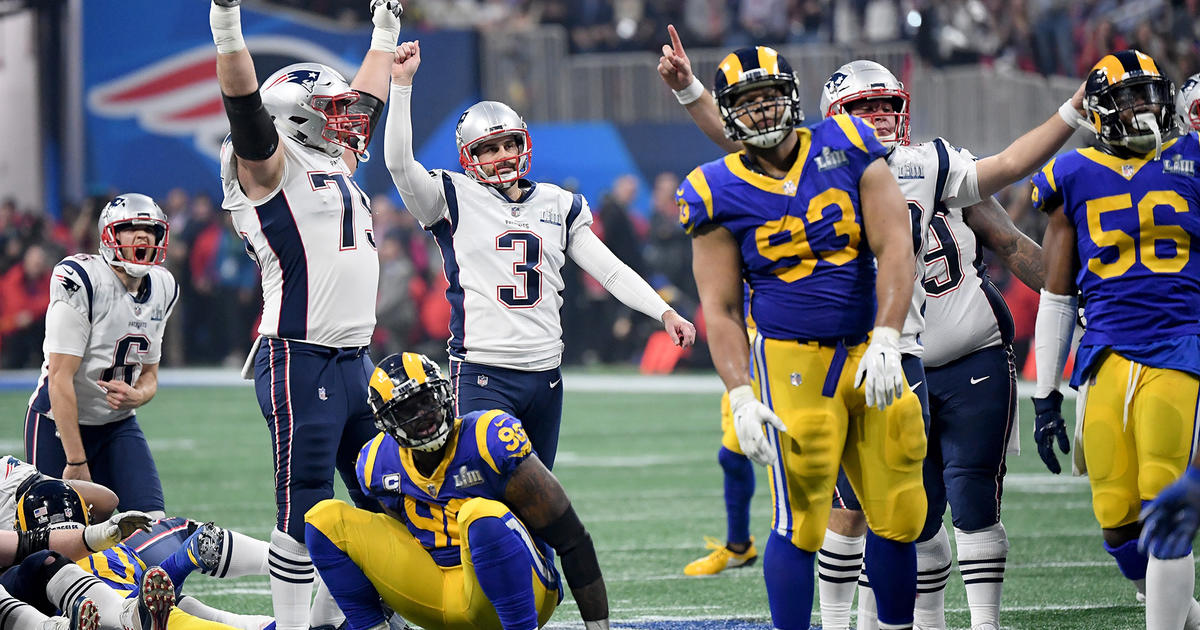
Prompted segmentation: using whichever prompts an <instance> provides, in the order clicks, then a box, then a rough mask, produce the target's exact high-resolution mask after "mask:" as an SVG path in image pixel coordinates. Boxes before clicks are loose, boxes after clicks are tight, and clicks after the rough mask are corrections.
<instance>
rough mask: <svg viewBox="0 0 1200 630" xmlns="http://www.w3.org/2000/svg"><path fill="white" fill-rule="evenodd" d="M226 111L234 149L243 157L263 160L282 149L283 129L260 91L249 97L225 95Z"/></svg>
mask: <svg viewBox="0 0 1200 630" xmlns="http://www.w3.org/2000/svg"><path fill="white" fill-rule="evenodd" d="M221 100H222V101H223V102H224V103H225V114H226V115H227V116H228V117H229V135H230V137H231V138H232V140H233V152H234V153H235V154H236V155H237V156H238V157H240V158H245V159H247V160H254V161H261V160H265V159H267V158H269V157H271V156H272V155H274V154H275V150H276V149H278V148H279V132H278V131H276V130H275V123H273V122H271V114H269V113H267V108H266V107H263V104H262V96H260V95H259V93H258V90H255V91H254V92H251V93H250V94H247V95H245V96H226V95H224V94H222V95H221Z"/></svg>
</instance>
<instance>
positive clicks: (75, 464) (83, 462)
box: [67, 459, 88, 466]
mask: <svg viewBox="0 0 1200 630" xmlns="http://www.w3.org/2000/svg"><path fill="white" fill-rule="evenodd" d="M87 462H88V460H86V459H85V460H83V461H81V462H67V465H68V466H83V465H84V464H86V463H87Z"/></svg>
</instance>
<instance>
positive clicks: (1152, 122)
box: [1130, 112, 1162, 160]
mask: <svg viewBox="0 0 1200 630" xmlns="http://www.w3.org/2000/svg"><path fill="white" fill-rule="evenodd" d="M1133 126H1134V128H1135V129H1140V130H1145V131H1149V132H1150V133H1152V134H1154V159H1156V160H1157V159H1158V158H1159V157H1161V156H1162V132H1161V131H1159V129H1158V118H1157V117H1156V116H1155V115H1154V114H1153V113H1151V112H1142V113H1140V114H1136V115H1134V117H1133ZM1138 144H1139V145H1140V144H1141V143H1138ZM1130 148H1134V147H1130ZM1136 148H1137V149H1141V148H1142V147H1141V146H1138V147H1136ZM1149 151H1150V149H1149V147H1146V148H1145V151H1143V152H1145V153H1148V152H1149Z"/></svg>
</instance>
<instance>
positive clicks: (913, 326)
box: [658, 27, 1082, 629]
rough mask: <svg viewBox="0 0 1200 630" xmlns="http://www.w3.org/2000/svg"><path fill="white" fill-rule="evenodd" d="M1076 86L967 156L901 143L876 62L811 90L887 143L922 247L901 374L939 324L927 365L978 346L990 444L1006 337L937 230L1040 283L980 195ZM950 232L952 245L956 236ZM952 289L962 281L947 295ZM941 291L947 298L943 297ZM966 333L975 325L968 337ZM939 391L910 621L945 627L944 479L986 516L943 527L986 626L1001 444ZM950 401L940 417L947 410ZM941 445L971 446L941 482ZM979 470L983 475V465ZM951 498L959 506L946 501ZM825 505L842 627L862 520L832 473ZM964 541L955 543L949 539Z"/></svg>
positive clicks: (895, 84) (994, 587)
mask: <svg viewBox="0 0 1200 630" xmlns="http://www.w3.org/2000/svg"><path fill="white" fill-rule="evenodd" d="M668 29H669V31H670V35H671V40H672V44H671V45H669V46H663V55H662V57H661V58H660V60H659V66H658V71H659V75H660V76H661V77H662V79H663V80H664V82H666V83H667V85H668V86H669V87H671V88H672V90H674V91H675V95H676V97H677V98H678V100H679V101H680V103H681V104H682V105H684V106H685V107H687V109H688V113H689V114H690V115H691V116H692V118H693V120H695V122H696V124H697V125H698V126H699V127H700V128H701V130H703V131H704V132H705V134H706V135H707V136H708V137H709V138H710V139H712V140H713V141H714V142H716V143H717V144H718V145H720V146H722V147H723V148H725V149H726V150H729V151H738V150H740V147H739V146H738V145H737V144H736V143H733V142H731V141H730V140H729V139H728V138H726V137H725V134H724V125H722V124H721V119H720V114H719V112H718V111H717V108H716V105H715V103H714V102H713V99H711V98H703V97H704V96H705V91H704V87H703V85H702V84H701V83H700V81H699V79H697V78H696V77H695V76H694V75H693V74H692V72H691V63H690V60H689V59H688V58H687V55H686V53H685V52H684V50H683V46H682V43H681V42H680V40H679V37H678V34H677V33H676V32H675V29H674V27H668ZM1081 94H1082V88H1081V90H1080V91H1079V92H1077V93H1076V94H1075V96H1074V97H1073V98H1072V99H1071V100H1069V101H1067V102H1066V103H1064V104H1063V106H1062V107H1061V108H1060V110H1059V114H1057V115H1055V116H1052V117H1051V118H1050V119H1049V120H1047V121H1046V122H1044V123H1042V125H1040V126H1039V127H1037V128H1035V129H1034V130H1032V131H1030V132H1028V133H1026V134H1025V135H1023V136H1022V137H1021V138H1019V139H1018V140H1016V141H1014V142H1013V143H1012V144H1011V145H1009V147H1007V148H1006V149H1005V150H1004V151H1003V152H1001V153H1000V154H998V155H995V156H991V157H989V158H985V159H983V160H979V161H977V162H976V161H975V159H974V157H973V156H971V155H970V154H969V153H967V152H965V151H962V150H960V149H956V148H954V147H952V146H950V145H949V144H948V143H946V142H945V141H944V140H942V139H940V138H939V139H937V140H935V141H934V142H929V143H924V144H921V145H917V146H914V147H909V146H907V145H908V132H909V127H908V93H907V92H906V91H904V89H903V85H901V84H900V82H899V81H898V80H896V78H895V77H894V76H893V75H892V74H891V73H890V72H889V71H888V70H887V69H886V68H884V67H883V66H881V65H879V64H877V63H875V62H871V61H865V60H860V61H855V62H851V63H849V64H846V65H844V66H842V67H841V68H839V69H838V71H837V72H835V73H834V74H833V75H832V76H831V77H830V78H829V80H828V81H827V83H826V86H825V90H824V92H823V95H822V115H823V116H830V115H833V114H837V113H843V112H844V113H850V114H853V115H858V116H861V117H864V118H867V119H868V120H869V122H871V124H872V125H873V126H874V127H875V128H876V136H877V137H878V138H879V139H880V140H881V141H882V142H884V144H885V145H886V146H889V147H890V148H891V151H890V152H889V154H888V158H887V160H888V165H889V167H891V169H892V172H893V174H894V175H895V176H896V178H897V181H898V182H899V184H900V187H901V190H902V191H903V192H904V194H905V196H906V197H907V198H908V200H909V208H910V210H911V211H912V213H913V234H914V240H915V241H916V242H915V243H914V245H915V247H914V250H915V251H918V252H919V254H918V255H922V256H924V261H925V265H924V268H923V269H922V268H921V267H919V268H918V270H919V272H920V273H921V275H922V277H918V278H917V279H916V280H917V281H916V286H915V287H914V292H913V293H914V297H913V305H912V307H911V308H910V310H909V315H908V318H907V320H906V322H905V326H904V331H903V335H902V338H901V350H902V352H903V353H904V356H905V364H906V365H905V368H906V375H908V374H910V373H917V374H919V373H920V371H923V368H922V365H921V360H920V358H921V355H922V353H923V348H922V342H924V343H925V344H926V345H928V344H929V341H928V340H929V338H930V336H936V335H940V334H942V330H943V328H944V329H947V330H948V332H949V334H950V335H953V339H954V341H949V340H945V341H946V343H945V344H943V345H942V346H941V348H944V349H943V350H941V352H942V353H943V354H941V355H939V357H938V359H937V360H939V361H941V362H940V363H938V365H939V366H942V365H944V364H955V365H957V361H956V360H957V359H960V358H963V357H966V356H968V355H972V353H973V352H975V351H979V352H983V351H984V350H988V351H989V356H988V357H987V361H988V366H989V367H992V368H995V369H996V370H998V371H997V372H996V374H997V376H996V377H995V378H994V379H992V380H994V381H995V382H994V383H989V387H994V386H996V385H1000V389H998V390H997V391H1000V390H1002V393H1003V396H1002V398H1001V399H1000V403H1002V404H999V405H997V404H995V400H994V397H993V398H988V396H987V392H973V393H974V394H977V395H978V394H982V395H983V398H984V399H988V400H991V401H992V402H993V405H992V406H993V407H997V409H996V410H993V413H991V414H990V415H988V416H987V419H988V421H989V422H990V423H991V424H990V425H989V426H991V427H992V428H993V429H997V430H994V431H992V433H994V434H996V435H995V436H993V437H995V438H996V439H995V440H994V441H998V442H999V443H1000V444H1004V443H1006V442H1007V440H1008V438H1009V434H1010V432H1011V428H1012V427H1011V423H1012V420H1013V417H1014V416H1013V414H1014V413H1015V404H1016V401H1015V395H1016V388H1015V378H1016V377H1015V371H1014V370H1011V357H1010V356H1009V353H1008V352H1007V344H1008V341H1009V340H1010V339H1011V327H1012V324H1011V316H1010V315H1009V314H1008V309H1007V307H1006V306H1005V305H1004V302H1003V300H1002V299H1001V298H1000V296H999V294H998V292H995V291H994V287H992V289H993V290H992V291H991V292H988V291H987V290H986V287H990V286H991V284H990V282H989V281H987V279H986V274H985V273H983V272H982V270H981V269H979V267H981V266H982V261H976V260H975V258H976V251H975V248H974V244H973V243H972V247H971V248H970V249H964V248H963V247H962V245H961V243H959V242H955V241H954V236H953V235H951V231H952V230H953V231H955V232H956V233H959V234H961V233H962V231H970V228H968V227H967V225H968V222H969V224H970V225H971V227H972V228H974V229H976V230H978V232H979V236H980V237H981V238H982V239H983V242H984V244H986V245H988V246H990V247H992V248H994V249H995V250H996V251H997V252H998V253H1000V254H1001V255H1002V257H1004V258H1005V260H1006V262H1007V263H1008V264H1009V265H1010V267H1011V268H1013V269H1014V271H1015V272H1016V273H1017V275H1018V277H1019V278H1021V279H1022V281H1024V282H1026V283H1027V284H1030V286H1036V287H1040V286H1041V271H1040V264H1039V262H1040V248H1039V247H1038V246H1037V244H1036V243H1034V242H1033V241H1032V240H1031V239H1029V238H1028V237H1026V236H1024V235H1023V234H1021V233H1020V232H1019V231H1018V230H1017V229H1016V227H1015V226H1013V224H1012V221H1011V219H1009V218H1008V216H1007V213H1005V212H1004V209H1003V208H1002V207H1000V206H999V204H996V203H995V202H994V201H992V200H991V199H990V195H991V194H993V193H995V192H997V191H999V190H1000V189H1001V188H1003V187H1004V186H1006V185H1008V184H1010V183H1012V182H1014V181H1016V180H1017V179H1019V178H1020V177H1022V176H1024V175H1025V174H1027V173H1028V172H1030V171H1032V170H1033V169H1035V168H1036V167H1037V166H1038V164H1039V160H1040V159H1041V158H1043V157H1049V156H1050V155H1052V154H1053V152H1054V151H1056V150H1057V149H1058V148H1059V147H1060V146H1061V145H1062V144H1063V143H1065V142H1066V140H1067V139H1068V138H1069V137H1070V135H1071V133H1072V132H1073V130H1074V128H1075V127H1076V126H1077V125H1078V122H1077V121H1078V119H1079V116H1080V114H1079V112H1080V105H1081ZM971 204H974V205H971ZM950 206H954V207H955V208H961V207H962V206H970V207H968V208H966V210H965V216H966V217H968V218H967V219H964V210H962V209H957V210H955V211H951V210H950ZM955 228H957V230H955ZM927 232H928V234H929V235H930V236H929V238H930V240H931V241H933V240H936V241H937V243H938V245H937V246H933V245H932V244H926V243H925V242H924V240H925V239H924V238H922V237H923V235H925V234H926V233H927ZM960 240H961V241H962V242H966V241H965V239H961V238H960ZM943 241H945V242H944V243H943ZM930 248H932V249H930ZM964 269H967V271H964ZM967 276H970V277H969V278H968V277H967ZM963 286H966V287H967V288H968V290H963V291H956V289H959V287H963ZM928 287H933V292H934V294H935V299H936V298H939V297H942V296H954V297H953V298H952V299H954V300H955V305H954V306H953V307H946V308H943V309H942V310H941V311H939V313H940V315H939V317H941V318H943V319H942V320H940V321H936V322H935V325H934V326H931V327H930V330H931V331H932V332H931V333H929V335H926V336H924V337H922V336H921V332H922V331H923V330H924V329H925V325H926V324H925V321H922V319H923V318H922V315H921V313H922V310H923V309H922V306H923V302H925V293H926V289H927V288H928ZM955 293H958V294H959V295H954V294H955ZM977 298H979V299H977ZM980 299H982V300H983V301H982V302H981V301H980ZM983 304H986V305H987V306H988V308H987V310H986V311H982V310H978V307H979V306H982V305H983ZM926 308H929V307H926ZM965 308H974V309H976V310H974V311H972V312H971V315H970V318H969V320H968V319H966V318H967V317H968V315H967V314H966V312H965V311H964V310H963V309H965ZM942 311H945V312H942ZM928 318H929V312H928V311H926V313H925V318H924V319H926V320H928ZM960 320H963V321H970V322H971V324H972V327H971V328H970V329H969V330H955V328H956V327H957V326H960V324H959V321H960ZM964 328H966V327H964ZM976 328H980V330H976ZM989 329H991V330H989ZM1005 329H1007V330H1009V331H1010V332H1009V336H1008V337H1005V336H1003V335H1002V334H1001V331H1002V330H1005ZM966 332H970V333H971V335H967V334H960V333H966ZM975 333H983V334H982V335H981V336H974V334H975ZM955 344H958V345H957V346H956V345H955ZM993 364H994V365H993ZM977 368H978V366H976V365H974V364H972V365H971V366H970V367H969V368H968V369H977ZM947 374H958V376H963V375H964V373H963V372H961V371H955V372H950V371H947ZM989 374H990V373H989ZM978 376H979V374H976V373H972V374H971V375H970V376H967V378H968V379H969V378H972V377H978ZM950 378H952V377H950ZM990 378H992V377H991V376H987V375H985V376H983V377H982V378H980V379H979V380H976V381H974V382H973V383H971V385H978V384H982V383H984V382H985V381H986V380H988V379H990ZM909 380H910V382H914V383H917V386H916V387H915V389H914V391H916V392H917V394H918V395H919V396H920V398H921V399H922V404H923V406H924V408H925V410H926V414H927V415H928V412H929V409H930V401H929V398H928V396H929V395H931V394H933V395H935V398H937V396H936V394H939V393H941V392H931V390H930V389H929V388H930V386H931V383H930V380H929V379H928V378H926V377H924V376H918V377H913V376H909ZM959 380H961V379H959ZM968 382H969V381H968ZM949 393H951V392H949V391H948V392H946V394H947V395H948V394H949ZM951 398H952V400H949V401H944V402H940V403H939V405H937V406H935V408H937V409H939V410H940V409H945V411H946V413H945V416H946V417H943V418H935V419H933V420H932V422H931V429H932V431H933V432H932V433H931V434H930V437H929V453H928V455H927V464H926V467H925V473H926V489H927V492H929V501H930V503H929V517H928V518H927V522H926V528H925V531H923V532H922V535H921V537H920V538H918V543H917V561H918V572H919V576H920V577H919V580H920V582H919V588H920V592H921V597H919V598H918V599H917V610H916V616H915V621H916V623H917V625H918V626H919V627H922V628H944V627H945V621H944V619H942V618H943V616H944V613H943V611H942V597H941V591H942V589H943V588H944V586H945V580H946V578H947V576H948V574H949V567H950V557H949V554H950V550H949V541H948V538H947V536H946V533H945V531H944V529H943V528H942V527H941V526H940V523H941V515H942V514H943V513H944V511H945V505H946V500H947V498H948V497H947V492H946V490H947V488H950V489H951V490H952V492H951V493H950V497H949V498H950V499H951V505H952V508H953V507H954V506H955V504H956V503H957V504H958V505H959V506H960V509H957V510H952V512H953V514H954V518H955V520H956V523H962V524H963V525H965V526H966V527H973V522H974V521H976V520H983V521H987V520H990V521H991V522H989V523H987V524H986V525H982V526H980V527H976V528H974V529H973V530H972V531H970V532H964V531H963V528H961V527H960V528H957V529H959V531H960V534H959V538H960V545H959V549H960V554H959V555H960V564H961V563H962V562H969V563H976V562H978V565H979V566H980V567H981V569H982V570H981V571H980V572H979V573H980V575H978V576H977V577H976V578H970V581H972V582H975V584H974V585H972V584H969V585H968V593H969V595H973V596H974V597H972V598H971V599H972V600H973V601H972V603H971V608H972V625H973V626H974V627H977V628H988V627H989V626H988V625H987V624H989V623H990V624H992V626H993V627H996V628H998V627H999V624H998V621H997V620H996V619H997V615H998V607H999V596H1000V589H999V585H998V583H996V582H995V581H994V579H995V578H997V577H998V576H1002V572H1003V563H1004V557H1005V553H1006V551H1007V546H1008V543H1007V538H1006V537H1005V535H1004V532H1003V527H1002V526H1001V525H1000V523H999V498H998V497H999V493H998V485H999V482H998V477H997V474H999V475H1000V476H1002V474H1003V470H1004V462H1003V453H1004V448H1003V446H1001V447H998V448H995V449H992V450H991V451H988V452H987V454H988V455H989V457H978V456H977V455H980V454H982V453H983V450H982V449H983V448H986V447H983V446H978V445H975V444H974V443H973V442H971V440H973V439H974V437H972V435H971V434H970V431H972V430H974V429H968V433H967V435H961V433H962V431H963V429H962V428H961V427H955V430H945V431H944V432H943V429H942V425H943V424H945V423H951V422H954V423H956V424H957V420H956V419H957V418H962V417H968V418H969V417H972V416H971V415H970V414H978V413H979V410H978V409H974V410H963V409H960V408H958V406H957V400H958V398H957V397H951ZM951 411H953V417H950V412H951ZM976 420H977V421H978V419H976ZM948 439H952V440H954V441H955V444H960V443H962V441H963V440H966V442H967V444H969V445H970V446H971V449H970V453H960V450H961V449H955V448H953V447H951V448H949V449H947V448H946V447H945V446H944V445H943V442H945V441H947V440H948ZM967 444H961V445H962V446H966V445H967ZM950 454H953V455H955V456H958V455H960V454H961V455H976V457H974V458H973V459H972V458H969V457H968V458H966V459H968V460H969V461H958V460H957V459H956V460H955V461H954V462H953V463H955V464H958V465H966V466H969V467H970V468H969V470H967V471H966V472H967V474H966V475H963V477H965V479H962V480H959V479H957V478H956V479H955V480H951V479H949V478H947V479H945V480H943V478H942V477H943V467H944V465H945V463H946V462H944V461H942V460H943V458H944V457H945V456H947V455H950ZM997 457H999V459H998V460H997ZM974 460H980V461H974ZM984 460H986V461H984ZM988 470H990V471H991V472H990V473H988V472H987V471H988ZM989 474H990V477H989V476H988V475H989ZM987 480H990V482H991V485H992V488H993V491H992V492H991V494H990V495H988V494H986V493H982V492H981V491H980V489H979V488H976V487H974V486H976V485H979V484H978V483H977V482H980V481H987ZM960 496H961V497H962V499H963V501H962V502H959V501H958V500H957V499H958V498H959V497H960ZM981 496H990V497H992V499H993V500H992V501H991V503H990V507H989V506H986V505H985V506H983V507H984V508H985V509H982V510H977V509H975V503H977V502H978V500H977V499H978V498H979V497H981ZM968 497H970V498H968ZM834 501H835V508H840V509H835V510H834V513H833V516H832V517H831V520H830V529H829V530H827V531H826V538H825V544H824V545H823V546H822V549H821V552H820V559H821V563H820V578H821V581H820V592H821V613H822V625H823V627H825V628H830V629H833V628H847V627H849V617H850V612H849V611H850V603H851V602H852V600H853V597H854V584H855V581H856V580H855V577H856V576H857V575H858V572H859V570H860V564H859V559H860V558H862V556H863V548H864V546H865V540H864V534H865V532H866V523H865V520H864V519H863V517H862V513H861V511H860V510H859V508H858V503H857V499H856V498H855V497H854V495H853V490H852V489H851V488H850V487H849V484H848V483H847V482H846V481H845V478H844V476H842V477H841V478H839V484H838V493H837V495H835V498H834ZM989 515H990V516H989ZM960 518H961V519H963V520H960ZM968 523H972V524H968ZM964 534H966V535H965V536H964ZM974 534H977V538H978V539H979V540H974V539H973V538H972V535H974ZM964 540H966V541H967V543H968V544H966V545H964V544H962V541H964ZM964 554H965V555H964ZM866 562H867V563H868V565H869V564H870V562H871V560H870V559H869V558H868V559H867V560H866ZM868 568H869V566H868ZM881 569H883V568H882V567H881ZM973 573H974V572H973ZM868 598H869V597H868ZM860 599H861V598H860ZM869 599H870V598H869ZM863 613H867V614H868V616H870V615H871V613H873V610H872V609H871V607H870V606H869V605H868V608H867V610H865V611H861V610H860V619H859V627H860V628H876V627H878V626H877V625H874V624H876V623H877V622H876V621H875V620H874V619H870V618H868V619H864V618H863ZM939 619H940V620H941V621H940V622H939V621H938V620H939Z"/></svg>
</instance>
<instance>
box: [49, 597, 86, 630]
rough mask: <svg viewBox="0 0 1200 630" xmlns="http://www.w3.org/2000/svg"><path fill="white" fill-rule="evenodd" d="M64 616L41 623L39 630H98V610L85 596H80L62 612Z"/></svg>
mask: <svg viewBox="0 0 1200 630" xmlns="http://www.w3.org/2000/svg"><path fill="white" fill-rule="evenodd" d="M64 613H65V615H66V616H63V617H50V618H48V619H46V620H45V621H43V622H42V624H41V630H99V628H100V609H98V608H96V602H94V601H92V598H90V597H88V596H87V595H80V596H79V597H76V598H75V601H74V602H71V605H70V607H68V608H67V610H66V611H64Z"/></svg>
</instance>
